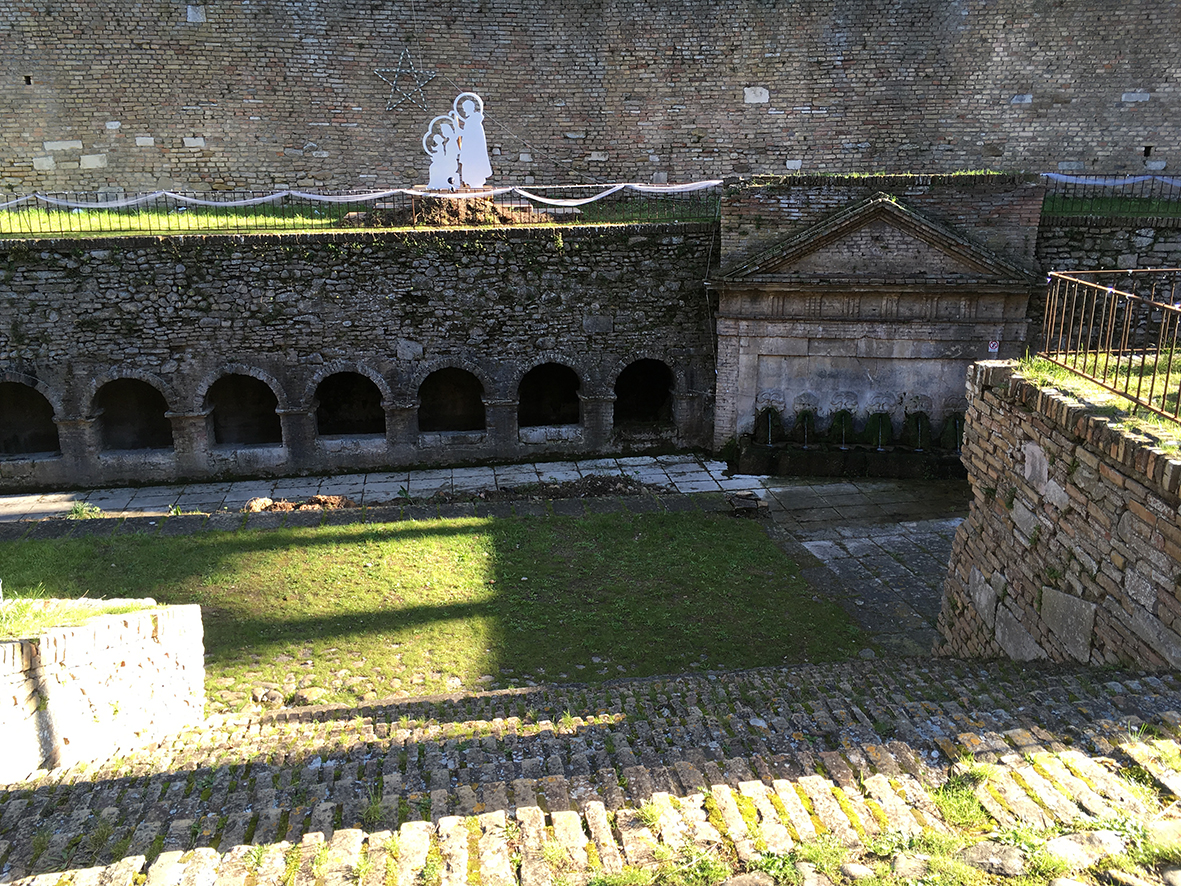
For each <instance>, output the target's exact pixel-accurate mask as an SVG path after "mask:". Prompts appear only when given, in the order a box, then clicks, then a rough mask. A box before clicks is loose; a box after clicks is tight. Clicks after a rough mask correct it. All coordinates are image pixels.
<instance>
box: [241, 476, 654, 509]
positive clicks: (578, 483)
mask: <svg viewBox="0 0 1181 886" xmlns="http://www.w3.org/2000/svg"><path fill="white" fill-rule="evenodd" d="M673 491H674V490H672V489H670V488H669V487H667V486H661V485H658V484H656V483H641V482H640V481H639V480H636V479H634V478H632V477H619V476H603V477H599V476H593V477H582V478H581V479H578V480H565V481H563V482H561V483H530V484H528V485H523V486H506V487H504V488H502V489H482V490H479V491H473V492H438V493H435V494H434V495H432V496H431V497H430V498H428V499H417V501H420V502H422V501H426V502H434V503H439V504H457V503H462V502H480V501H482V502H511V501H529V500H535V501H545V500H549V499H555V498H603V497H606V496H613V495H644V494H649V495H667V494H670V493H672V492H673ZM410 501H412V499H409V498H396V499H393V500H391V501H385V502H370V503H369V504H370V505H396V504H406V503H407V502H410ZM356 507H360V505H359V504H358V503H357V502H355V501H353V500H352V499H351V498H346V497H345V496H343V495H313V496H312V497H311V498H309V499H308V500H307V501H306V502H291V501H287V500H286V499H280V500H279V501H272V500H271V499H269V498H252V499H251V500H250V501H248V502H247V503H246V507H245V508H244V510H245V511H247V512H248V513H259V512H261V511H315V510H321V509H323V510H329V511H331V510H336V509H337V508H356Z"/></svg>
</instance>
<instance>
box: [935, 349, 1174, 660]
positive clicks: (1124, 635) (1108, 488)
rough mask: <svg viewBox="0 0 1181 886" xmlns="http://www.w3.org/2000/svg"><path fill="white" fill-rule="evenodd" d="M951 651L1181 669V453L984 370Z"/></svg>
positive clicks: (974, 382)
mask: <svg viewBox="0 0 1181 886" xmlns="http://www.w3.org/2000/svg"><path fill="white" fill-rule="evenodd" d="M968 401H969V408H968V413H967V419H966V423H965V435H964V444H963V461H964V464H965V466H966V467H967V469H968V478H969V482H970V483H971V486H972V503H971V508H970V512H969V515H968V518H967V520H965V521H964V523H963V524H961V526H960V528H959V531H958V532H957V534H956V539H955V545H954V547H953V550H952V558H951V565H950V569H949V572H948V577H947V581H946V584H945V585H944V594H943V608H942V612H941V613H940V618H939V629H940V632H941V634H942V635H943V639H942V641H941V642H940V643H939V644H937V652H939V653H941V654H946V655H960V656H970V657H975V656H985V657H991V656H1001V655H1005V656H1009V657H1011V658H1014V659H1018V660H1031V659H1051V660H1054V661H1079V662H1086V663H1090V664H1094V665H1101V664H1113V663H1117V662H1119V663H1131V664H1135V665H1137V666H1145V667H1174V668H1176V667H1181V584H1179V583H1181V521H1179V520H1178V516H1179V515H1178V507H1179V505H1181V461H1179V460H1178V459H1177V458H1176V457H1170V456H1167V455H1166V454H1165V453H1163V452H1162V451H1161V450H1159V449H1157V448H1154V447H1153V445H1152V444H1151V442H1150V441H1148V440H1147V439H1145V438H1135V437H1132V436H1130V435H1128V434H1125V433H1120V432H1117V431H1115V430H1113V429H1112V428H1111V427H1110V425H1109V423H1108V421H1107V419H1105V418H1103V417H1102V416H1099V415H1095V414H1093V413H1091V412H1088V410H1087V409H1086V408H1084V407H1083V406H1082V405H1080V404H1079V403H1077V402H1076V401H1073V400H1071V399H1069V398H1067V397H1065V396H1063V395H1061V394H1059V393H1058V392H1056V391H1053V390H1043V389H1039V388H1038V387H1036V386H1034V385H1033V384H1031V383H1029V382H1027V381H1025V380H1023V379H1022V378H1021V377H1020V375H1017V374H1015V373H1014V367H1013V364H1010V363H1007V362H999V361H989V362H982V363H977V364H975V365H974V366H973V367H972V369H971V371H970V372H969V374H968Z"/></svg>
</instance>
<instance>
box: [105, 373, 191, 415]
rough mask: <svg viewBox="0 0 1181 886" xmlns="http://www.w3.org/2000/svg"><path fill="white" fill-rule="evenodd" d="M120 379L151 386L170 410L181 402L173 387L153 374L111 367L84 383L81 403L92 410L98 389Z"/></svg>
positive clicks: (181, 397)
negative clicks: (136, 381)
mask: <svg viewBox="0 0 1181 886" xmlns="http://www.w3.org/2000/svg"><path fill="white" fill-rule="evenodd" d="M121 379H137V380H138V381H142V382H144V383H145V384H148V385H151V386H152V387H153V388H155V389H156V390H157V391H158V392H159V393H160V395H161V396H162V397H163V398H164V401H165V402H166V403H168V404H169V407H170V408H175V407H176V405H177V404H179V403H180V402H181V401H182V400H183V396H182V395H181V393H180V392H179V391H177V390H176V388H175V387H173V386H172V385H171V384H169V383H168V382H166V381H164V379H162V378H160V376H158V375H155V374H154V373H151V372H147V371H146V370H143V369H137V368H135V367H134V366H112V367H111V368H110V369H108V370H107V371H106V372H100V373H98V374H97V375H95V376H94V377H93V378H91V379H90V380H89V381H88V382H87V383H86V386H85V387H84V388H83V389H82V396H83V397H84V398H85V399H84V400H83V401H82V402H83V403H84V404H89V405H90V406H91V407H92V408H93V406H94V398H95V396H96V395H97V394H98V391H99V389H100V388H102V387H103V386H105V385H108V384H110V383H111V382H113V381H119V380H121Z"/></svg>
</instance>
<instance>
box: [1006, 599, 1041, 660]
mask: <svg viewBox="0 0 1181 886" xmlns="http://www.w3.org/2000/svg"><path fill="white" fill-rule="evenodd" d="M996 641H997V643H998V644H999V645H1000V647H1001V649H1003V650H1004V651H1005V654H1006V655H1007V656H1009V658H1011V659H1013V660H1014V661H1034V660H1037V659H1043V658H1046V657H1047V656H1046V650H1044V649H1043V648H1042V647H1041V646H1040V645H1039V644H1038V642H1037V641H1036V640H1035V639H1034V638H1033V635H1032V634H1031V633H1030V632H1029V631H1027V630H1026V629H1025V627H1024V626H1023V625H1022V624H1021V622H1020V620H1018V618H1017V617H1016V616H1015V615H1014V614H1013V613H1012V612H1011V611H1010V610H1009V607H1008V606H999V607H997V613H996Z"/></svg>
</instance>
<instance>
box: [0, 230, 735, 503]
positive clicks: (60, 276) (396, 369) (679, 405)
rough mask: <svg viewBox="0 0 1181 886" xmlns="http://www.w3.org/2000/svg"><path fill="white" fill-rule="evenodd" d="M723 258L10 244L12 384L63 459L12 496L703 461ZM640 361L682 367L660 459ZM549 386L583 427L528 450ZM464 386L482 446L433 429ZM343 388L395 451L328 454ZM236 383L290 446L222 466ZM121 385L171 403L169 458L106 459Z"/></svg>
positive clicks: (403, 244)
mask: <svg viewBox="0 0 1181 886" xmlns="http://www.w3.org/2000/svg"><path fill="white" fill-rule="evenodd" d="M716 237H717V227H716V225H713V224H650V225H625V226H605V227H595V226H578V227H574V228H563V229H561V230H560V231H559V230H554V229H552V228H501V229H495V230H492V229H489V230H433V231H422V232H414V233H390V232H379V233H374V234H372V235H366V236H361V235H356V234H351V235H333V234H323V235H306V236H304V235H300V236H250V237H237V236H211V237H177V238H168V239H157V238H129V239H107V240H88V241H67V240H54V241H21V242H17V241H6V242H0V270H4V273H3V274H0V310H8V311H9V312H10V315H11V316H10V319H9V320H5V321H4V322H3V323H0V383H4V382H9V383H10V386H9V390H18V388H15V387H13V385H16V386H21V387H20V388H19V390H21V391H23V390H24V389H25V388H35V389H36V392H37V395H38V397H44V399H45V401H47V403H48V406H46V407H45V408H46V409H48V408H49V407H50V406H51V407H52V411H53V423H54V425H55V426H56V430H57V436H58V439H59V441H60V454H51V455H47V456H38V457H33V458H26V457H16V458H3V457H0V488H28V487H37V486H46V485H59V486H60V485H62V484H90V485H100V484H103V483H110V482H120V481H125V480H138V481H168V480H173V479H177V478H181V477H209V476H224V475H251V474H254V475H257V474H283V473H298V472H307V471H330V470H336V469H339V468H341V467H351V468H354V469H358V468H375V467H381V466H386V465H414V464H425V463H431V462H443V463H449V464H451V463H456V462H462V461H472V460H490V459H500V460H512V459H517V458H524V459H531V458H536V457H538V456H539V455H545V454H547V453H552V454H561V455H564V456H570V455H572V454H577V453H586V452H603V451H622V449H624V448H625V447H627V446H633V445H635V446H643V445H648V444H651V443H655V444H657V445H660V446H664V447H674V446H675V447H690V446H702V445H707V444H708V441H709V439H710V434H711V431H712V397H713V384H714V358H713V347H714V345H713V341H712V337H713V329H712V318H711V309H710V302H709V298H708V296H707V293H706V292H705V291H704V287H703V281H704V280H705V279H706V277H707V275H708V267H709V261H710V257H711V255H716V250H714V248H713V246H714V243H715V241H716ZM638 360H649V361H658V362H661V363H664V364H665V365H666V367H667V372H668V373H669V376H670V382H669V383H670V385H671V397H672V404H671V415H669V416H666V421H665V423H664V425H662V427H661V429H659V430H660V433H658V434H657V435H656V438H655V439H653V440H648V439H647V438H645V439H641V440H639V441H635V440H630V439H629V440H628V441H622V440H621V439H620V436H619V434H618V433H617V429H616V428H615V425H614V414H615V413H614V403H615V399H616V383H617V380H618V379H619V376H620V374H621V372H622V371H623V370H624V369H625V368H626V367H627V366H629V365H630V364H632V363H634V362H635V361H638ZM544 364H560V365H561V366H564V367H569V368H570V369H571V370H572V371H573V372H574V373H575V374H576V375H577V378H578V382H579V385H580V386H579V388H578V397H579V400H580V403H579V408H580V415H579V420H578V422H577V423H573V424H566V425H555V426H548V425H547V426H543V427H542V429H540V430H539V429H538V428H535V427H520V428H519V427H518V398H519V386H520V384H521V381H522V378H523V377H524V376H525V374H526V373H528V372H529V371H530V370H531V369H533V368H535V367H538V366H542V365H544ZM448 368H454V369H457V370H462V371H463V372H464V373H467V374H470V375H471V376H473V377H474V378H475V379H476V380H477V383H478V384H479V385H480V386H482V397H483V407H484V409H485V412H486V416H487V420H486V425H485V427H484V428H483V429H480V430H478V432H472V433H451V432H447V433H444V434H440V433H428V432H427V431H429V428H420V424H419V420H418V409H419V406H420V403H419V400H418V397H419V392H420V387H421V386H422V384H423V382H424V380H425V379H426V378H427V377H428V376H429V375H430V374H431V373H433V372H436V371H438V370H442V369H448ZM335 373H351V374H355V375H360V376H364V377H365V378H366V379H368V380H369V381H370V382H372V383H373V385H375V386H376V389H377V391H378V392H379V393H380V400H381V402H380V404H376V403H375V408H379V409H380V410H381V413H383V414H384V418H385V432H384V434H380V433H375V434H371V435H369V436H367V437H361V438H356V437H349V436H348V435H347V434H346V435H344V436H343V437H340V436H338V437H336V438H334V439H328V438H327V437H326V436H325V435H323V434H321V433H319V431H318V427H317V423H316V409H317V401H316V391H317V387H318V385H320V383H321V382H322V381H324V379H326V378H328V377H329V376H331V375H333V374H335ZM231 374H235V375H238V376H249V377H251V378H253V379H258V380H259V381H261V382H262V383H264V384H265V385H266V387H267V388H268V389H269V391H270V392H271V394H272V395H273V396H274V397H275V398H276V400H277V406H276V408H275V410H274V412H275V413H277V415H278V418H277V419H276V421H277V422H278V423H279V424H281V426H282V434H281V442H280V440H279V439H278V435H276V439H275V442H274V445H261V446H240V447H229V446H221V445H218V443H217V441H216V440H215V439H214V434H213V432H212V431H211V429H210V427H209V422H210V418H209V416H210V404H209V402H207V397H206V395H207V393H208V391H209V389H210V387H211V386H212V385H213V384H214V383H215V382H216V381H217V380H218V379H219V378H221V377H223V376H227V375H231ZM122 379H136V380H138V381H140V382H143V383H145V384H146V385H149V386H150V387H152V388H155V389H156V391H158V392H159V395H160V396H161V397H162V398H163V401H164V403H165V404H166V406H167V417H168V422H169V423H170V424H171V431H172V445H171V446H165V447H163V448H154V449H153V448H148V449H135V450H133V449H119V448H118V447H110V446H107V445H106V444H104V441H103V439H102V433H101V427H100V426H101V423H102V421H103V419H102V414H103V410H102V403H101V397H99V396H98V395H99V393H100V391H101V389H102V388H103V386H104V385H107V384H108V383H110V382H112V381H117V380H122ZM3 406H4V403H3V400H2V398H0V414H2V413H3ZM2 424H3V422H0V426H2ZM51 432H52V430H51ZM166 432H167V425H166V426H165V437H167V433H166ZM2 443H3V440H2V439H0V444H2ZM2 451H3V450H2V449H0V452H2Z"/></svg>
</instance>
